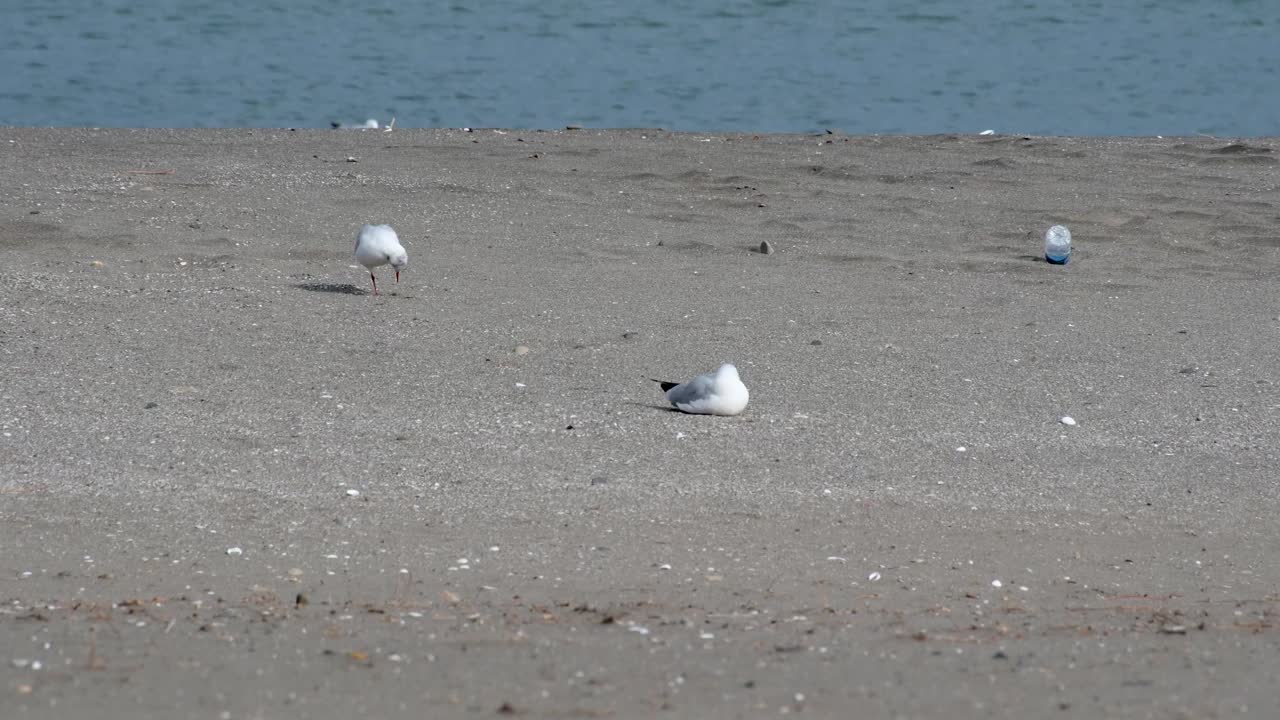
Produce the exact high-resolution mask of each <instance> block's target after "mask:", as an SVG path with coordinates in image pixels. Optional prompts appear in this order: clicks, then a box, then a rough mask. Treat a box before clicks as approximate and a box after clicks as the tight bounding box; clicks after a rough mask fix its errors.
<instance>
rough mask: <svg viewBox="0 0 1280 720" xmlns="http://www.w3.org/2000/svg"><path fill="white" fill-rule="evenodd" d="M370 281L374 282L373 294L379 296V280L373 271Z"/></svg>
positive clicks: (370, 273) (370, 274)
mask: <svg viewBox="0 0 1280 720" xmlns="http://www.w3.org/2000/svg"><path fill="white" fill-rule="evenodd" d="M369 279H370V280H373V294H374V295H377V294H378V278H377V277H375V276H374V274H373V271H372V270H371V271H369Z"/></svg>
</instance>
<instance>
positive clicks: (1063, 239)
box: [1044, 225, 1071, 265]
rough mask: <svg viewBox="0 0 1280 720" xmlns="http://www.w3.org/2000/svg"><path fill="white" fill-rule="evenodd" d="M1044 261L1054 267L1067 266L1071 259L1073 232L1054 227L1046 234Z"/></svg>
mask: <svg viewBox="0 0 1280 720" xmlns="http://www.w3.org/2000/svg"><path fill="white" fill-rule="evenodd" d="M1044 259H1045V260H1048V261H1049V262H1051V263H1053V264H1054V265H1066V264H1067V260H1070V259H1071V231H1070V230H1068V229H1067V228H1066V227H1065V226H1063V225H1054V226H1053V227H1051V228H1049V230H1048V232H1046V233H1045V234H1044Z"/></svg>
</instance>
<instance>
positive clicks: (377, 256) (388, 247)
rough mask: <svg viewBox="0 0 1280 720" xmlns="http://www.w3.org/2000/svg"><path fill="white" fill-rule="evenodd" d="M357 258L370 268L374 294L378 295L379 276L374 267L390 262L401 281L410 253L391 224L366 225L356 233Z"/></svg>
mask: <svg viewBox="0 0 1280 720" xmlns="http://www.w3.org/2000/svg"><path fill="white" fill-rule="evenodd" d="M356 260H357V261H359V263H360V264H361V265H363V266H365V267H366V268H368V270H369V278H370V279H372V280H373V294H374V295H377V294H378V278H377V276H376V275H374V274H373V269H374V268H376V267H381V266H383V265H386V264H388V263H389V264H390V265H391V267H392V268H394V269H395V271H396V282H400V271H401V270H403V269H405V267H406V266H407V265H408V264H409V253H407V252H405V250H404V246H403V245H401V244H400V238H399V237H397V236H396V231H395V230H392V229H391V226H390V225H365V226H364V227H362V228H360V233H359V234H357V235H356Z"/></svg>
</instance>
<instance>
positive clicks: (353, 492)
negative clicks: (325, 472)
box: [347, 488, 360, 497]
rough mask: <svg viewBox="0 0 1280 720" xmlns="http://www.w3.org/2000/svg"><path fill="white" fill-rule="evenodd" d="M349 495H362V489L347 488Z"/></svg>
mask: <svg viewBox="0 0 1280 720" xmlns="http://www.w3.org/2000/svg"><path fill="white" fill-rule="evenodd" d="M347 497H360V491H359V490H357V489H355V488H347Z"/></svg>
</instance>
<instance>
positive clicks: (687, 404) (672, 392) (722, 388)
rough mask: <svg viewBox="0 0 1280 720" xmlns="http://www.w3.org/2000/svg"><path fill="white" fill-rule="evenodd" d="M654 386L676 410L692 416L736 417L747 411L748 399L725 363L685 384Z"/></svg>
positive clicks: (736, 373)
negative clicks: (663, 393)
mask: <svg viewBox="0 0 1280 720" xmlns="http://www.w3.org/2000/svg"><path fill="white" fill-rule="evenodd" d="M654 382H656V383H658V384H659V385H661V386H662V390H663V392H665V393H666V394H667V400H669V401H671V404H672V405H675V406H676V409H678V410H682V411H684V412H687V413H694V414H696V415H737V414H738V413H740V412H742V411H743V410H744V409H745V408H746V407H747V399H748V398H749V397H750V396H751V393H749V392H747V386H746V385H743V384H742V380H740V379H739V378H738V368H736V367H734V366H733V365H730V364H729V363H725V364H723V365H721V366H720V369H719V370H716V371H715V372H709V373H705V374H703V375H699V376H698V377H696V378H694V379H692V380H690V381H689V382H687V383H673V382H663V381H661V380H654Z"/></svg>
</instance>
